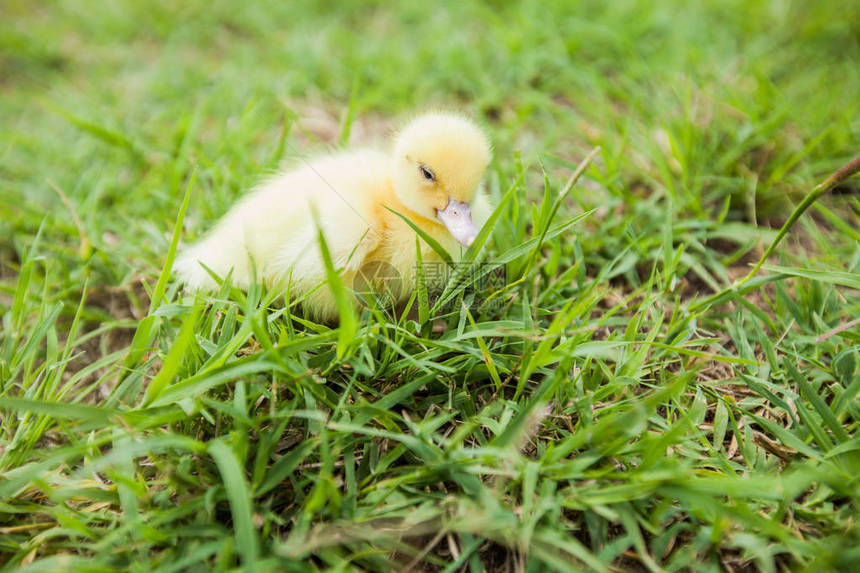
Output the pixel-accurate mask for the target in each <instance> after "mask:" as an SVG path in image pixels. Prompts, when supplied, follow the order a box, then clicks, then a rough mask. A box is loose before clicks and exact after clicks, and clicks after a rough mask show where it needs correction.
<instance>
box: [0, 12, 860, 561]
mask: <svg viewBox="0 0 860 573" xmlns="http://www.w3.org/2000/svg"><path fill="white" fill-rule="evenodd" d="M566 4H568V3H559V5H558V6H555V5H552V4H547V3H543V2H524V3H523V4H521V5H509V4H508V3H505V2H493V3H492V4H490V5H486V6H485V5H482V4H479V3H473V2H463V3H461V2H457V3H452V4H451V5H450V6H437V7H434V8H431V7H429V6H425V5H424V4H421V3H403V4H402V5H400V6H395V7H391V6H388V5H387V4H386V3H379V4H365V3H359V2H348V3H327V2H325V3H318V4H317V5H316V7H314V8H311V7H309V6H303V7H300V6H298V5H293V4H292V3H275V2H272V3H244V4H242V5H236V4H227V3H214V5H213V4H212V3H209V2H202V1H201V2H196V1H195V2H182V3H158V4H156V5H150V4H149V3H134V2H117V3H109V4H104V5H101V4H99V5H96V4H93V3H90V2H83V1H74V0H70V1H66V2H49V3H42V4H39V5H38V6H36V5H33V4H32V3H30V2H23V1H11V2H9V1H7V2H5V3H4V4H3V10H2V11H3V17H2V19H0V126H2V129H0V264H2V267H0V268H1V269H2V270H0V312H2V315H3V316H2V334H0V565H2V567H4V568H5V569H8V570H12V569H18V568H25V569H26V570H32V571H46V570H76V571H78V570H80V571H83V570H99V571H102V570H116V569H122V570H133V571H147V572H152V571H159V572H167V571H179V570H191V571H209V570H213V569H214V570H227V569H235V568H240V567H244V568H246V569H247V570H254V571H264V570H273V571H309V570H328V571H344V570H351V569H361V570H370V571H387V570H391V571H403V570H406V569H407V568H410V567H411V570H412V571H469V572H477V571H482V570H484V571H545V570H558V571H580V570H596V571H605V570H630V569H633V570H642V569H648V570H654V571H659V570H667V571H676V570H703V571H720V570H730V571H739V570H753V569H760V570H764V571H782V570H814V571H830V570H845V571H849V570H854V569H856V568H857V566H858V563H860V550H858V547H860V524H858V519H857V515H860V482H858V475H860V437H858V433H857V426H858V421H860V401H858V392H860V326H858V324H857V323H856V321H855V319H856V318H857V317H858V316H860V288H858V287H860V282H858V281H860V234H858V229H860V183H858V179H857V178H856V177H854V178H849V179H845V180H843V181H841V182H839V183H838V185H836V187H835V188H834V190H833V192H832V193H831V192H828V193H816V194H815V195H813V196H811V197H808V199H812V198H814V199H816V201H815V202H814V203H811V202H810V201H809V200H807V201H806V202H805V203H803V200H804V197H807V194H808V193H810V192H812V191H813V189H814V188H815V186H816V185H817V184H818V183H820V182H821V181H823V180H824V179H825V178H826V177H828V176H829V175H830V174H831V173H833V172H835V171H836V170H837V169H839V168H840V167H842V166H843V165H845V164H846V163H848V162H849V161H850V160H851V159H852V158H854V157H855V156H857V155H858V146H857V142H858V141H860V74H858V73H857V70H858V69H860V40H858V38H860V25H858V22H860V9H858V5H857V3H856V2H852V1H850V0H846V1H844V2H838V1H832V2H801V1H794V2H792V1H773V2H740V1H730V2H716V1H714V2H704V3H694V4H689V5H688V4H687V3H675V2H662V3H650V4H649V3H642V2H632V1H620V2H581V3H576V5H575V6H565V5H566ZM434 106H442V107H457V108H462V109H466V110H468V111H470V112H472V113H474V114H475V115H476V116H477V117H479V118H481V119H482V121H483V122H484V123H485V125H486V126H487V128H488V130H489V132H490V133H491V135H492V138H493V141H494V144H495V159H494V162H493V164H492V166H491V168H490V171H489V173H488V176H487V183H488V188H489V190H490V193H491V195H492V196H493V198H494V200H495V201H496V202H497V204H498V203H501V204H502V206H501V208H500V211H499V217H498V219H497V220H496V221H495V224H494V225H493V227H492V229H491V231H490V232H489V234H488V235H487V242H486V245H485V246H484V248H482V249H478V248H475V249H473V250H472V251H471V252H470V253H469V257H470V258H471V257H472V255H474V257H475V258H474V260H475V262H476V264H477V263H480V262H481V261H486V262H493V261H495V262H496V263H499V264H503V265H504V268H505V270H506V273H507V282H508V284H507V286H506V287H504V288H501V289H499V288H498V285H496V286H492V285H491V286H481V285H480V284H479V281H478V280H477V279H476V278H475V277H474V276H472V277H471V278H467V280H466V281H465V283H459V285H460V286H459V287H456V286H455V285H452V288H449V289H448V291H447V292H446V294H445V295H444V297H443V298H442V299H440V298H439V297H438V295H432V294H431V295H429V296H427V293H426V292H425V291H424V289H419V290H418V292H417V293H416V296H415V297H414V299H413V300H412V302H411V304H412V309H411V310H410V312H405V311H404V312H392V311H391V310H388V309H382V310H378V311H376V312H373V313H371V312H364V313H363V314H362V315H360V316H357V317H356V319H355V320H351V319H350V320H346V321H345V322H344V323H343V324H344V327H342V328H332V327H331V325H319V324H314V323H312V322H309V321H307V320H305V319H304V318H302V316H301V315H300V314H299V313H298V311H297V309H296V307H295V306H290V305H287V306H285V305H284V304H283V300H282V299H279V298H277V297H276V296H275V294H274V293H268V292H265V291H264V290H262V289H260V288H253V289H251V291H250V292H247V293H244V292H238V291H236V290H235V289H232V288H230V285H229V281H228V282H227V283H226V284H225V285H224V287H223V288H222V290H221V292H219V293H218V294H217V295H213V296H210V297H204V298H194V297H193V296H189V295H187V294H184V293H182V292H181V291H179V289H178V286H177V285H176V284H174V283H173V282H172V281H170V279H169V273H168V271H167V270H165V269H169V267H170V260H171V258H172V256H173V252H174V248H175V246H176V241H177V240H179V239H180V237H181V239H182V240H183V241H191V240H194V239H195V238H196V237H199V236H200V235H201V233H203V232H204V231H205V230H206V229H207V228H208V226H209V225H210V224H211V223H212V222H213V221H214V220H215V219H217V217H218V216H220V215H221V214H223V213H224V212H225V211H226V210H227V209H228V207H229V205H230V204H231V203H232V202H233V201H234V200H235V199H236V197H238V196H239V194H240V193H241V192H242V191H243V190H246V189H247V188H248V187H249V186H251V185H253V183H254V182H255V181H257V180H258V179H259V178H260V177H261V176H262V175H264V174H265V173H268V172H271V171H272V170H273V169H275V168H276V167H277V165H278V164H279V162H280V161H281V160H284V159H289V158H293V157H296V156H297V155H303V154H308V153H314V152H317V151H320V150H323V149H327V148H330V147H331V146H334V145H337V144H338V143H339V142H341V141H350V142H353V143H363V142H373V141H380V140H383V139H384V138H385V137H386V134H387V133H388V131H389V129H390V128H391V127H392V126H393V125H396V121H398V120H400V119H402V118H403V117H405V116H406V115H407V114H408V113H410V112H412V111H414V110H416V109H421V108H424V107H434ZM598 146H599V148H600V150H599V152H598V153H597V155H596V156H595V157H594V160H593V161H592V162H591V164H590V165H589V166H588V167H587V168H586V169H585V171H584V173H583V176H582V178H581V179H580V180H579V181H577V182H576V183H575V184H573V185H571V186H566V183H567V182H568V180H569V179H570V177H571V174H572V173H573V171H574V170H575V168H576V166H577V165H579V164H580V162H581V161H582V160H583V159H584V158H585V157H586V156H587V155H588V154H589V152H590V151H591V150H592V149H593V148H595V147H598ZM507 193H510V195H506V194H507ZM503 197H507V200H504V201H503V200H502V198H503ZM798 205H800V206H802V207H801V208H806V207H809V206H810V205H811V207H809V209H808V210H806V211H805V213H803V214H802V215H801V216H800V217H792V215H791V213H792V209H794V208H795V206H798ZM797 213H800V211H798V212H797ZM786 221H790V222H791V223H792V225H791V226H790V229H789V230H788V233H787V234H786V235H785V236H784V238H782V240H781V241H780V242H779V244H778V246H777V248H776V249H774V251H773V252H772V253H771V254H770V256H769V257H768V258H767V260H766V261H765V264H764V265H763V267H762V268H761V269H760V270H759V271H758V272H757V273H756V274H755V275H754V276H752V277H750V278H749V279H748V280H746V282H742V281H741V279H743V277H744V276H746V275H747V274H748V273H749V272H750V270H751V269H753V268H754V267H753V265H754V264H755V263H756V261H759V260H760V258H761V256H762V254H764V253H765V249H766V248H767V247H768V245H771V244H772V243H773V242H774V240H775V239H777V230H778V229H779V227H780V226H781V225H782V224H783V223H784V222H786ZM478 242H479V243H481V242H482V241H481V240H480V239H479V241H478ZM480 268H486V267H480ZM468 276H469V275H467V277H468ZM463 287H465V288H463ZM443 303H444V304H443ZM344 312H346V311H344Z"/></svg>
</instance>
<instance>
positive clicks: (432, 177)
mask: <svg viewBox="0 0 860 573" xmlns="http://www.w3.org/2000/svg"><path fill="white" fill-rule="evenodd" d="M418 171H420V172H421V175H422V176H423V177H424V179H426V180H427V181H436V176H435V175H434V174H433V172H432V171H430V169H428V168H427V167H426V166H424V165H419V166H418Z"/></svg>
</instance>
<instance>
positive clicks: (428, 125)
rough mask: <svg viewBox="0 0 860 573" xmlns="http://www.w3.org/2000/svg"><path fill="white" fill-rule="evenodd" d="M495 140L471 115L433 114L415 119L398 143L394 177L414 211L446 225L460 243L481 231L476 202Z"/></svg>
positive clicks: (466, 242) (399, 193)
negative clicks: (475, 215)
mask: <svg viewBox="0 0 860 573" xmlns="http://www.w3.org/2000/svg"><path fill="white" fill-rule="evenodd" d="M490 157H491V155H490V143H489V140H488V139H487V136H486V134H484V132H483V130H481V128H480V127H478V126H477V125H476V124H475V123H474V122H472V121H471V120H469V119H467V118H465V117H463V116H460V115H455V114H448V113H430V114H426V115H422V116H420V117H417V118H416V119H414V120H412V121H411V122H410V123H409V124H408V125H406V127H405V128H404V129H403V131H401V132H400V135H399V136H398V137H397V141H396V143H395V145H394V166H393V169H392V182H393V184H394V193H395V194H396V195H397V198H398V199H399V200H400V201H401V202H402V203H403V205H404V206H406V207H407V208H408V209H410V210H411V211H413V212H414V213H416V214H418V215H420V216H421V217H424V218H425V219H429V220H431V221H433V222H436V223H440V224H442V225H444V226H445V227H446V228H447V229H448V232H449V233H451V235H452V236H453V237H454V238H455V239H457V241H459V242H460V243H461V244H463V245H465V246H467V247H468V246H469V245H471V244H472V241H474V240H475V237H476V236H477V235H478V228H477V226H476V225H475V223H474V221H473V220H472V213H471V204H472V200H473V199H474V198H475V195H476V194H477V192H478V187H479V185H480V183H481V178H482V177H483V175H484V171H485V170H486V169H487V165H489V163H490Z"/></svg>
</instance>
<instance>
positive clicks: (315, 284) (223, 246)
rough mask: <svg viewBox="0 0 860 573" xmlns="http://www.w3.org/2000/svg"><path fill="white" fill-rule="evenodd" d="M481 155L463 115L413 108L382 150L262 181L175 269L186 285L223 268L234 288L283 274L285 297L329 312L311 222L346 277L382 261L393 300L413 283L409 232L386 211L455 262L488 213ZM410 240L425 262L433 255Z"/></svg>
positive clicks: (477, 132) (485, 154) (314, 311)
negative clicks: (389, 146) (431, 240)
mask: <svg viewBox="0 0 860 573" xmlns="http://www.w3.org/2000/svg"><path fill="white" fill-rule="evenodd" d="M490 159H491V148H490V142H489V139H488V138H487V135H486V134H485V133H484V131H483V130H482V129H481V128H480V127H479V126H478V125H477V124H476V123H474V122H473V121H471V120H470V119H468V118H466V117H464V116H462V115H458V114H452V113H439V112H435V113H427V114H424V115H420V116H418V117H416V118H415V119H413V120H412V121H410V122H409V123H408V124H407V125H406V126H405V127H404V128H403V129H402V130H401V131H400V133H399V135H398V136H397V137H396V139H395V141H394V145H393V150H392V151H391V152H390V153H384V152H381V151H376V150H369V149H363V150H356V151H343V152H339V153H335V154H333V155H328V156H323V157H319V158H317V159H315V160H312V161H308V162H306V163H304V164H303V165H300V166H297V167H295V168H293V169H290V170H287V171H284V172H282V173H280V174H277V175H275V176H274V177H271V178H270V179H268V180H266V181H264V182H263V183H262V184H260V185H259V186H258V187H257V188H255V189H254V190H252V191H251V192H250V193H248V194H247V195H245V196H244V197H243V198H242V199H240V200H239V201H238V202H237V203H236V204H235V205H234V206H233V207H232V208H231V209H230V211H229V212H228V213H227V214H226V215H224V217H222V218H221V220H220V221H218V223H217V224H216V225H215V226H214V228H213V229H212V230H211V231H210V232H209V233H208V234H207V235H205V236H204V237H203V238H202V239H201V240H200V241H199V242H197V243H195V244H193V245H191V246H190V247H188V248H187V249H185V250H184V251H182V252H181V253H180V255H179V257H178V258H177V261H176V264H175V266H174V274H175V275H176V276H177V277H178V278H179V279H180V280H181V281H182V282H184V283H185V285H186V288H188V289H190V290H192V291H212V290H214V289H215V288H216V287H217V284H216V282H215V281H214V280H213V279H212V276H211V275H210V273H209V272H207V270H206V268H204V267H208V268H209V269H210V270H211V271H212V272H213V273H215V274H216V275H218V276H220V277H224V276H226V275H227V274H228V273H229V272H231V271H232V282H233V284H234V285H235V286H237V287H240V288H243V289H247V288H248V286H249V285H250V284H251V281H252V280H253V277H254V276H256V277H257V278H258V279H259V280H261V281H263V282H265V283H266V284H267V285H268V286H270V287H274V286H278V285H280V286H281V287H283V286H284V285H287V284H288V285H289V289H290V293H291V296H292V297H293V298H299V297H304V299H303V302H302V305H303V307H304V311H305V313H306V314H307V315H309V316H311V317H313V318H316V319H319V320H323V321H332V320H334V319H336V318H337V315H338V311H337V303H336V301H335V298H334V296H333V294H332V292H331V290H330V289H329V288H328V287H327V286H323V287H320V284H321V283H323V282H324V281H325V279H326V271H325V265H324V263H323V259H322V254H321V250H320V247H319V242H318V232H319V230H321V231H322V233H323V235H324V237H325V241H326V244H327V246H328V249H329V252H330V253H331V257H332V261H333V263H334V266H335V268H336V269H339V272H340V276H341V278H342V280H343V283H344V285H345V286H347V287H352V286H353V285H354V284H355V282H356V280H357V277H358V276H359V275H360V274H361V272H360V271H361V269H362V268H367V267H366V265H368V264H369V263H379V264H383V265H387V266H388V267H387V268H391V269H393V271H394V272H395V273H396V274H397V275H398V277H399V280H398V281H392V283H395V285H396V286H395V287H394V291H395V292H390V293H388V294H389V296H392V297H393V298H394V299H395V302H402V301H404V300H406V299H407V298H408V297H409V296H410V295H411V293H412V291H413V290H414V287H415V284H416V276H417V274H416V270H417V269H416V265H417V259H416V250H415V243H416V241H415V238H416V233H415V231H414V230H413V229H412V228H411V227H410V226H409V225H408V224H407V223H406V222H405V221H403V219H402V218H400V217H399V216H397V215H396V214H395V213H393V212H392V210H393V211H396V212H398V213H401V214H403V215H404V216H406V217H407V218H409V219H410V220H411V221H412V222H413V223H414V224H415V225H416V226H418V227H419V228H421V229H422V230H423V231H425V232H426V233H427V234H428V235H430V236H431V237H433V238H434V239H435V240H436V241H437V242H439V243H440V244H441V245H442V246H443V247H444V248H445V250H446V251H448V252H449V253H451V255H452V257H454V258H455V260H457V259H458V258H459V256H460V255H461V254H462V252H461V251H462V249H461V245H462V246H463V247H468V246H469V245H470V244H471V243H472V242H473V241H474V239H475V237H476V236H477V234H478V230H479V228H480V226H481V225H483V223H484V222H485V221H486V220H487V218H488V217H489V215H490V213H491V211H492V208H491V205H490V202H489V200H488V198H487V196H486V194H485V192H484V191H483V189H482V186H481V180H482V178H483V175H484V171H485V170H486V168H487V166H488V165H489V163H490ZM386 207H387V208H386ZM389 209H390V210H389ZM315 218H316V222H315ZM419 243H420V249H421V256H422V259H423V260H424V261H425V264H434V263H435V264H441V260H440V257H439V255H438V254H437V253H436V252H435V251H434V250H433V249H431V248H430V247H429V246H428V245H427V244H426V243H425V242H424V241H423V240H419ZM389 286H391V284H389Z"/></svg>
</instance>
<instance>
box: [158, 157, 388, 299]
mask: <svg viewBox="0 0 860 573" xmlns="http://www.w3.org/2000/svg"><path fill="white" fill-rule="evenodd" d="M387 169H388V160H387V157H386V156H385V155H383V154H381V153H377V152H372V151H364V152H354V153H341V154H337V155H332V156H328V157H323V158H320V159H317V160H315V161H311V162H306V163H303V164H302V165H300V166H299V167H297V168H295V169H292V170H289V171H286V172H284V173H282V174H280V175H277V176H275V177H273V178H271V179H270V180H268V181H266V182H264V183H263V184H262V185H260V186H259V187H258V188H256V189H255V190H254V191H252V192H251V193H249V194H248V195H246V196H245V197H244V198H242V199H241V200H240V201H239V202H238V203H236V204H235V205H234V206H233V208H231V210H230V211H229V212H228V213H227V214H226V215H225V216H224V217H223V218H222V219H221V220H220V221H219V222H218V224H217V225H216V226H215V227H214V228H213V229H212V231H210V232H209V233H208V234H207V235H206V236H205V237H204V238H203V239H202V240H201V241H199V242H198V243H196V244H194V245H192V246H191V247H189V248H187V249H185V250H184V251H183V252H182V253H181V254H180V256H179V258H178V259H177V262H176V264H175V266H174V273H175V274H176V276H177V277H178V278H179V279H180V280H182V281H183V282H185V283H186V285H187V286H188V287H189V288H190V289H192V290H212V289H214V288H215V286H216V283H215V281H214V280H212V278H211V276H210V274H209V272H207V270H206V268H204V266H205V267H208V268H209V269H211V270H212V271H213V272H214V273H215V274H216V275H219V276H221V277H224V276H226V275H227V273H229V272H231V271H232V278H233V284H234V285H236V286H238V287H240V288H247V286H248V285H249V284H250V283H251V281H252V280H253V278H254V276H255V275H256V277H257V279H259V280H264V281H265V282H267V283H268V284H270V285H271V284H275V283H278V282H280V281H281V280H283V279H290V281H291V282H292V283H293V284H294V286H297V287H299V289H300V290H304V289H310V288H313V287H315V286H316V285H318V284H319V282H321V281H322V280H324V279H325V265H324V264H323V261H322V257H321V253H320V249H319V243H318V232H319V230H322V232H323V235H324V237H325V240H326V244H327V246H328V249H329V252H330V253H331V256H332V259H333V262H334V265H335V267H336V268H341V269H343V271H344V272H351V271H354V270H355V269H357V268H358V267H359V266H360V265H361V263H362V262H363V261H364V259H365V258H366V256H367V254H368V253H370V252H371V251H373V250H374V249H375V248H376V247H377V245H378V244H379V238H380V236H379V232H378V230H377V229H378V226H379V225H378V223H377V222H376V210H375V206H374V197H375V196H376V191H375V190H376V189H378V188H379V187H380V186H384V185H385V184H386V183H387V177H388V172H387Z"/></svg>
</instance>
